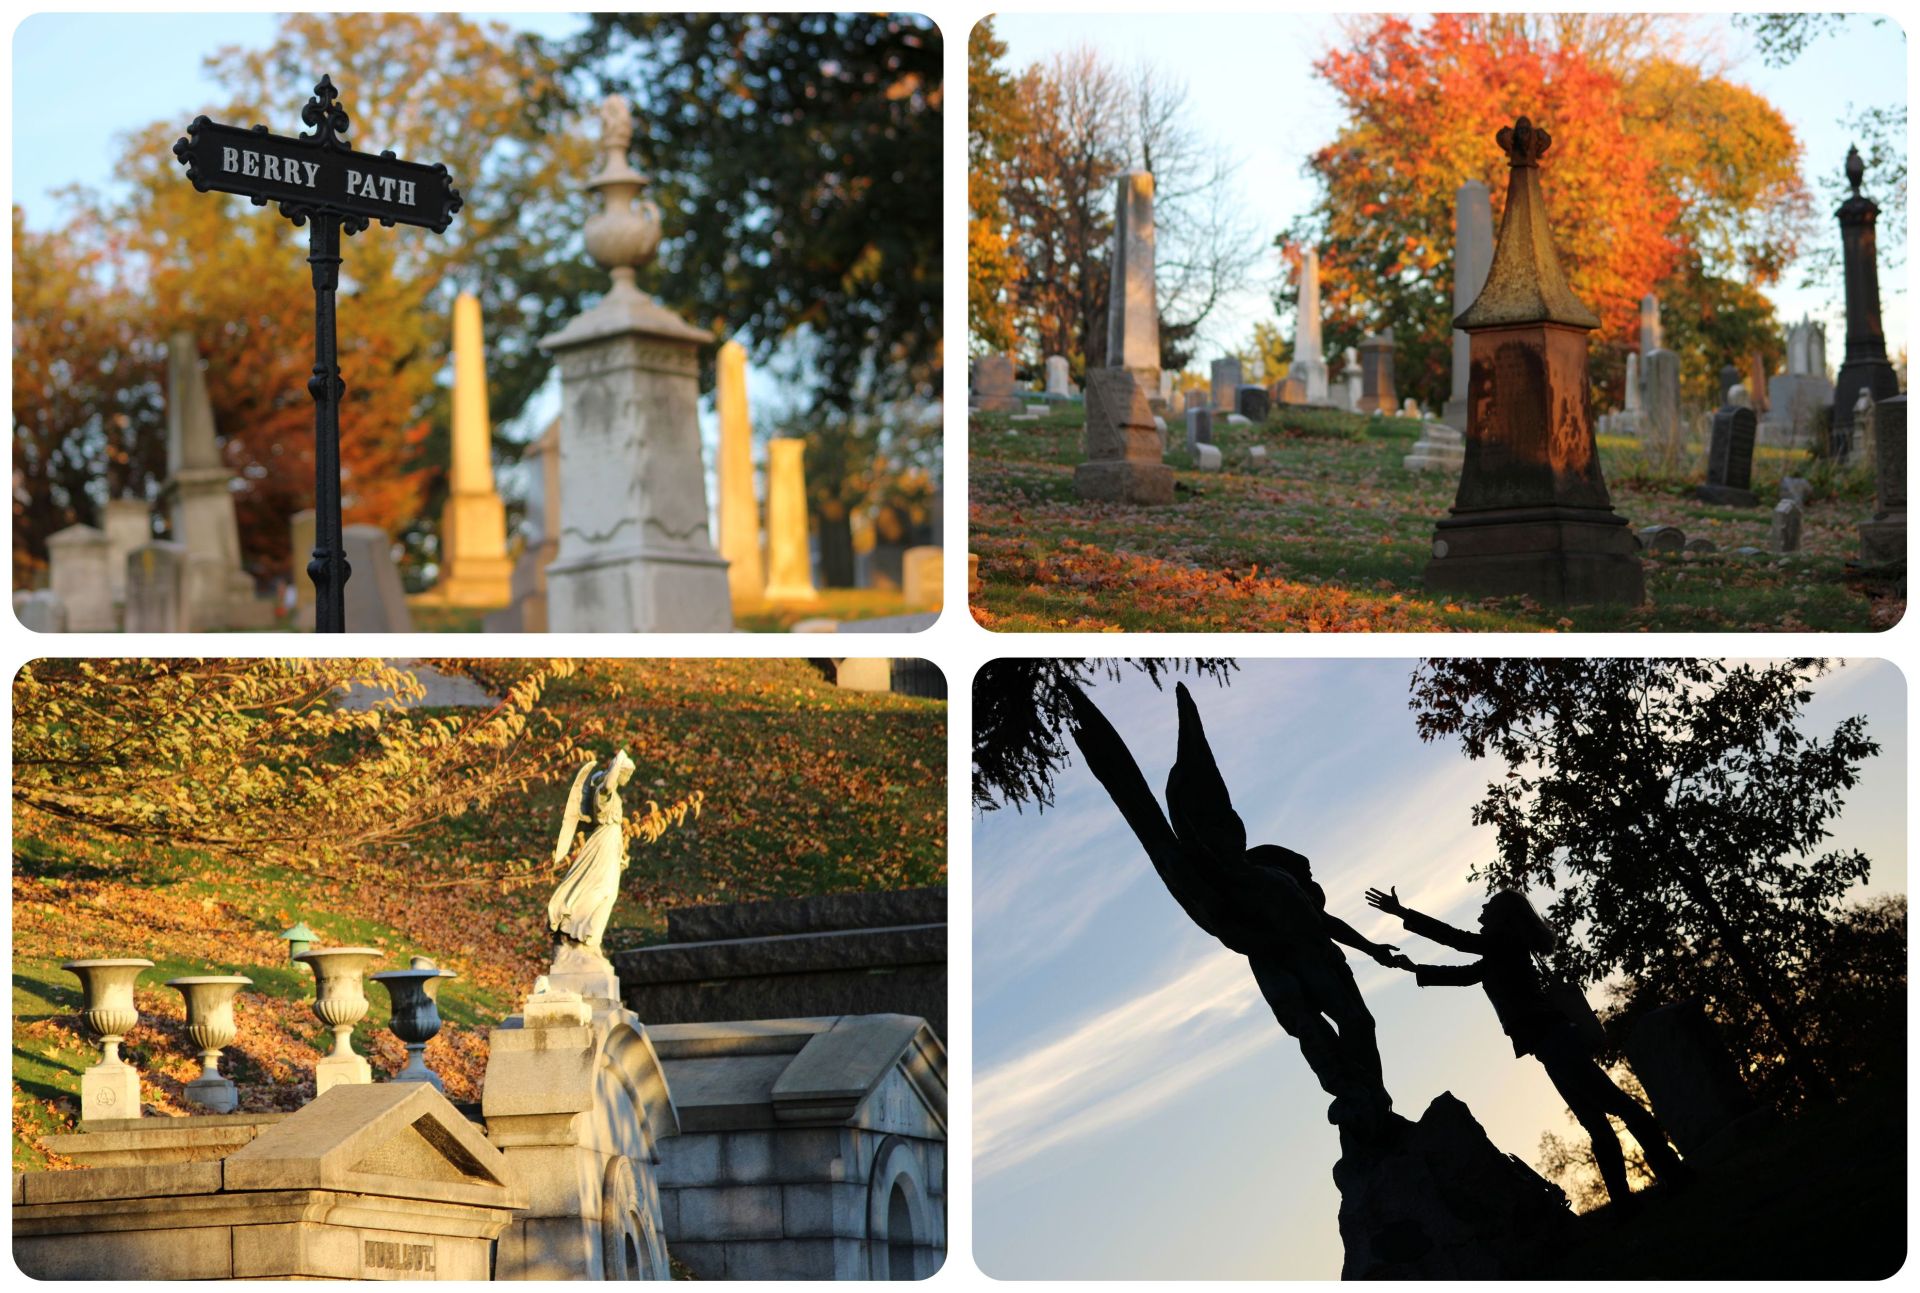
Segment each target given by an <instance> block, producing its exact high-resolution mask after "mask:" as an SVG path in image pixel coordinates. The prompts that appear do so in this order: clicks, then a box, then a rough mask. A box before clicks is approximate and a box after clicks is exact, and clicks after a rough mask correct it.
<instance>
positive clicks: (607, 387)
mask: <svg viewBox="0 0 1920 1293" xmlns="http://www.w3.org/2000/svg"><path fill="white" fill-rule="evenodd" d="M623 287H624V288H625V290H624V291H623V290H622V288H623ZM711 340H712V338H711V337H710V336H709V335H708V334H707V333H706V332H704V331H702V330H701V329H699V328H695V327H693V326H691V325H690V324H687V323H684V322H682V321H681V320H680V319H679V318H678V317H677V316H675V315H674V314H672V313H671V312H670V311H668V310H666V309H665V308H663V307H662V306H660V305H659V304H657V303H655V302H654V301H652V300H651V299H649V298H648V297H646V296H645V295H644V294H642V293H641V292H640V290H639V289H638V288H636V287H633V286H632V285H631V284H621V283H616V284H615V286H614V290H613V291H611V292H609V293H608V294H607V297H606V299H605V300H603V301H602V302H601V303H600V304H599V305H598V306H596V307H594V308H593V309H592V310H589V311H588V312H587V313H585V314H583V315H581V316H579V317H578V318H576V319H575V320H574V321H573V322H572V323H570V324H568V325H567V327H566V328H565V329H564V330H562V331H561V332H559V333H556V334H555V335H553V336H551V337H548V338H546V339H545V340H544V341H542V342H541V343H540V344H541V346H542V347H543V348H545V349H546V350H548V351H550V352H552V354H553V355H554V357H555V359H556V360H557V361H558V364H559V368H560V387H561V415H560V496H561V498H562V500H563V512H562V515H561V516H560V517H559V518H558V519H559V523H560V547H559V551H558V553H557V554H556V555H555V557H554V561H553V564H552V565H551V566H549V567H547V615H548V620H549V624H550V627H551V629H552V630H553V631H554V632H556V633H657V632H672V633H725V632H729V631H731V630H732V628H733V605H732V599H731V597H730V596H729V594H728V591H727V563H726V561H725V560H724V559H723V558H722V557H721V556H720V555H719V554H718V553H717V552H715V551H714V550H713V545H712V544H711V542H709V540H708V538H707V490H706V481H705V479H704V476H703V474H702V471H701V466H700V419H699V409H698V402H699V396H700V387H699V375H700V367H699V347H700V346H702V345H704V344H706V343H707V342H709V341H711Z"/></svg>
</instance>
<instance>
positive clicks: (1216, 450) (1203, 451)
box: [1193, 444, 1221, 471]
mask: <svg viewBox="0 0 1920 1293" xmlns="http://www.w3.org/2000/svg"><path fill="white" fill-rule="evenodd" d="M1193 460H1194V466H1196V467H1198V468H1199V469H1200V470H1201V471H1219V470H1220V462H1221V456H1220V446H1219V445H1217V444H1202V445H1195V446H1194V449H1193Z"/></svg>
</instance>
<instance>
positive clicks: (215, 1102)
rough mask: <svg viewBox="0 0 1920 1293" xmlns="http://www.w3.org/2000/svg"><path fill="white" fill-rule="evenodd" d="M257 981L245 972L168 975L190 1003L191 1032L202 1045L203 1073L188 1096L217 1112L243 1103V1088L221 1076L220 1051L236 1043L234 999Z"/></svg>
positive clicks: (169, 983)
mask: <svg viewBox="0 0 1920 1293" xmlns="http://www.w3.org/2000/svg"><path fill="white" fill-rule="evenodd" d="M252 983H253V980H252V979H249V978H247V977H246V976H245V975H241V974H207V975H197V976H194V977H191V978H185V979H168V980H167V986H168V987H169V988H175V989H178V990H179V993H180V995H181V996H182V997H184V998H186V1003H187V1036H189V1037H191V1038H193V1044H194V1045H196V1046H198V1047H199V1048H200V1076H199V1077H197V1078H195V1079H194V1080H193V1081H191V1082H189V1083H187V1099H189V1100H191V1101H192V1102H193V1103H195V1104H197V1105H200V1106H201V1107H202V1108H204V1109H207V1110H209V1111H210V1112H213V1113H232V1112H233V1111H234V1110H235V1109H237V1108H239V1107H240V1092H239V1091H238V1090H237V1089H236V1088H235V1087H234V1085H233V1083H232V1082H231V1081H230V1080H228V1079H227V1078H224V1077H221V1076H220V1052H221V1050H223V1049H224V1048H225V1047H227V1046H230V1045H232V1044H233V1039H234V1037H235V1036H237V1035H238V1029H237V1028H236V1027H235V1025H234V1022H233V999H234V997H235V996H237V995H238V994H239V992H240V989H242V988H244V987H248V986H250V985H251V984H252Z"/></svg>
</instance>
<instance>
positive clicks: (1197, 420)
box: [1187, 409, 1213, 453]
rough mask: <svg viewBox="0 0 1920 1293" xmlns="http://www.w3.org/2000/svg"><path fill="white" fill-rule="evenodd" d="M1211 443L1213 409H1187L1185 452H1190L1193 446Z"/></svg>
mask: <svg viewBox="0 0 1920 1293" xmlns="http://www.w3.org/2000/svg"><path fill="white" fill-rule="evenodd" d="M1212 443H1213V410H1212V409H1188V410H1187V452H1188V453H1192V452H1193V451H1194V446H1196V445H1203V444H1212Z"/></svg>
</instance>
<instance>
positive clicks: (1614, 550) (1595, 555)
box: [1425, 507, 1646, 606]
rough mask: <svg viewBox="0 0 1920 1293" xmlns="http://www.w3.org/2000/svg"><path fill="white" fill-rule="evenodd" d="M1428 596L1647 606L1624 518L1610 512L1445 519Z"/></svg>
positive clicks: (1522, 511)
mask: <svg viewBox="0 0 1920 1293" xmlns="http://www.w3.org/2000/svg"><path fill="white" fill-rule="evenodd" d="M1425 583H1426V586H1427V590H1428V591H1429V592H1433V593H1439V594H1445V595H1447V596H1450V597H1474V598H1478V597H1531V598H1533V599H1534V600H1536V601H1540V602H1545V603H1547V604H1549V605H1555V606H1579V605H1586V604H1591V603H1596V602H1624V603H1626V604H1627V605H1629V606H1637V605H1639V604H1640V603H1641V602H1643V601H1645V600H1646V579H1645V575H1644V573H1643V572H1642V570H1641V567H1640V554H1639V553H1638V552H1637V551H1636V550H1635V548H1634V546H1633V534H1632V532H1631V531H1630V530H1629V529H1628V528H1627V522H1626V518H1625V517H1622V516H1620V515H1619V514H1617V513H1615V512H1613V511H1611V510H1608V509H1591V510H1581V509H1576V508H1557V507H1547V508H1512V509H1509V510H1504V511H1495V512H1478V513H1473V514H1471V515H1466V516H1449V517H1444V518H1442V519H1441V520H1440V521H1439V522H1438V523H1437V525H1436V526H1435V529H1434V536H1433V559H1432V560H1431V561H1429V562H1428V563H1427V570H1426V576H1425Z"/></svg>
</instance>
